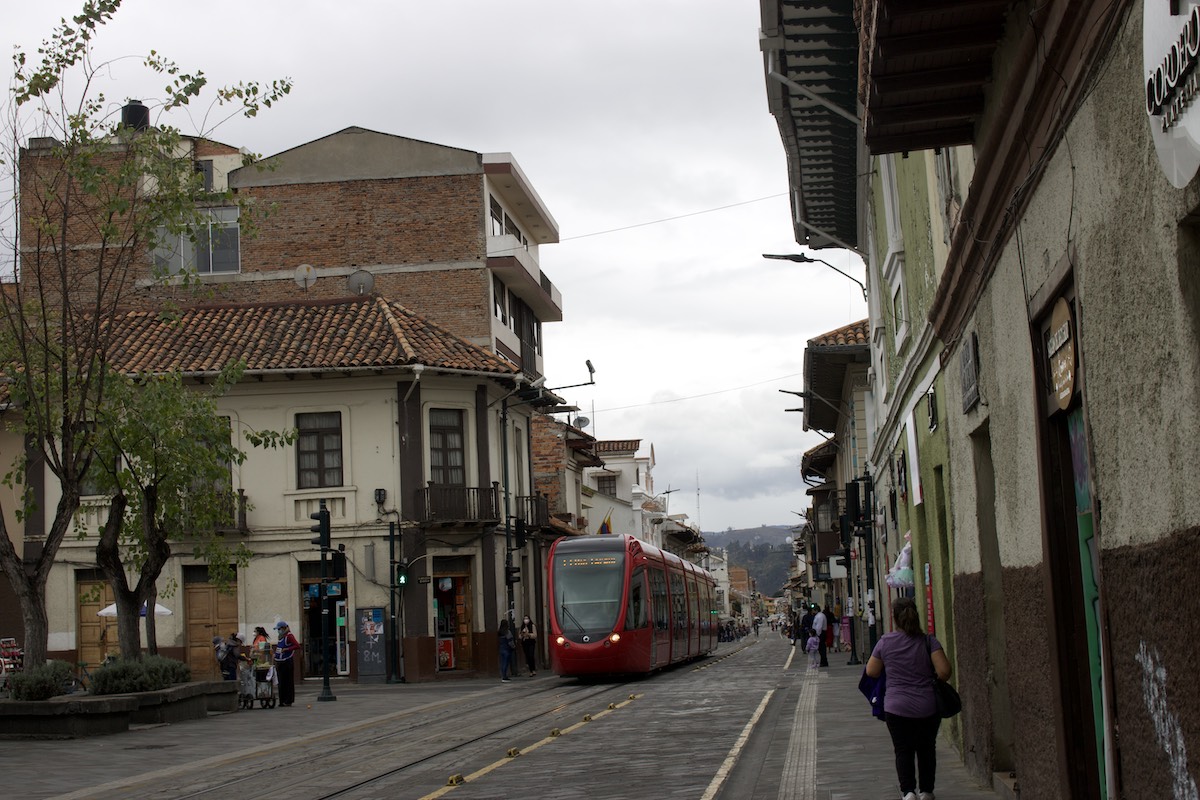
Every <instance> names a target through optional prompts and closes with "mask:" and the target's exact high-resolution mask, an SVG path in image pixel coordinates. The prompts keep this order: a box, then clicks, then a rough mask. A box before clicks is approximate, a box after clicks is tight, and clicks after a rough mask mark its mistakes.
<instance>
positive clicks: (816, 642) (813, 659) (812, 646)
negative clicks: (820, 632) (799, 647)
mask: <svg viewBox="0 0 1200 800" xmlns="http://www.w3.org/2000/svg"><path fill="white" fill-rule="evenodd" d="M820 648H821V640H820V639H818V638H817V635H816V634H815V633H814V634H813V635H812V636H809V637H808V641H807V642H806V643H805V645H804V650H805V652H807V653H808V668H809V669H816V668H817V667H819V666H821V652H820Z"/></svg>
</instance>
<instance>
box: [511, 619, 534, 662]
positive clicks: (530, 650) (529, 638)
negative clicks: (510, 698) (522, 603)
mask: <svg viewBox="0 0 1200 800" xmlns="http://www.w3.org/2000/svg"><path fill="white" fill-rule="evenodd" d="M520 637H521V649H522V650H524V651H525V666H527V667H529V677H531V678H532V677H533V676H534V675H537V626H536V625H534V624H533V620H532V619H530V618H529V615H528V614H526V615H525V619H523V620H521V630H520ZM514 671H515V670H514Z"/></svg>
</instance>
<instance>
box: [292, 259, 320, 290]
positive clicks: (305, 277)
mask: <svg viewBox="0 0 1200 800" xmlns="http://www.w3.org/2000/svg"><path fill="white" fill-rule="evenodd" d="M295 278H296V285H297V286H299V287H300V288H301V289H304V290H305V291H307V290H308V287H309V286H312V285H313V284H314V283H316V282H317V269H316V267H314V266H313V265H312V264H301V265H300V266H298V267H296V273H295Z"/></svg>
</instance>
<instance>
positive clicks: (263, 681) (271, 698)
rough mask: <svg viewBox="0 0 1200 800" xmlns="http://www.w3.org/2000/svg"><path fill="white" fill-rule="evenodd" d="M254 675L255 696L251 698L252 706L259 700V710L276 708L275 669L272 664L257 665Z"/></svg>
mask: <svg viewBox="0 0 1200 800" xmlns="http://www.w3.org/2000/svg"><path fill="white" fill-rule="evenodd" d="M250 672H251V673H253V675H254V694H253V695H252V696H251V697H250V705H249V706H247V708H252V707H253V706H254V701H255V700H258V705H259V708H274V707H275V683H276V679H275V667H273V666H271V665H270V664H255V665H254V666H253V667H252V668H251V670H250Z"/></svg>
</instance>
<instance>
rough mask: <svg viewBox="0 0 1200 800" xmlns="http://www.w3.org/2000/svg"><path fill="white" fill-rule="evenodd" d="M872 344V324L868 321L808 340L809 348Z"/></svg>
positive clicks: (855, 323)
mask: <svg viewBox="0 0 1200 800" xmlns="http://www.w3.org/2000/svg"><path fill="white" fill-rule="evenodd" d="M870 342H871V324H870V322H869V321H868V320H865V319H860V320H859V321H858V322H851V323H850V324H849V325H844V326H842V327H841V328H835V329H834V330H831V331H829V332H828V333H822V334H820V335H819V336H816V337H814V338H812V339H809V340H808V346H809V347H836V346H839V345H852V346H853V345H866V344H870Z"/></svg>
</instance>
